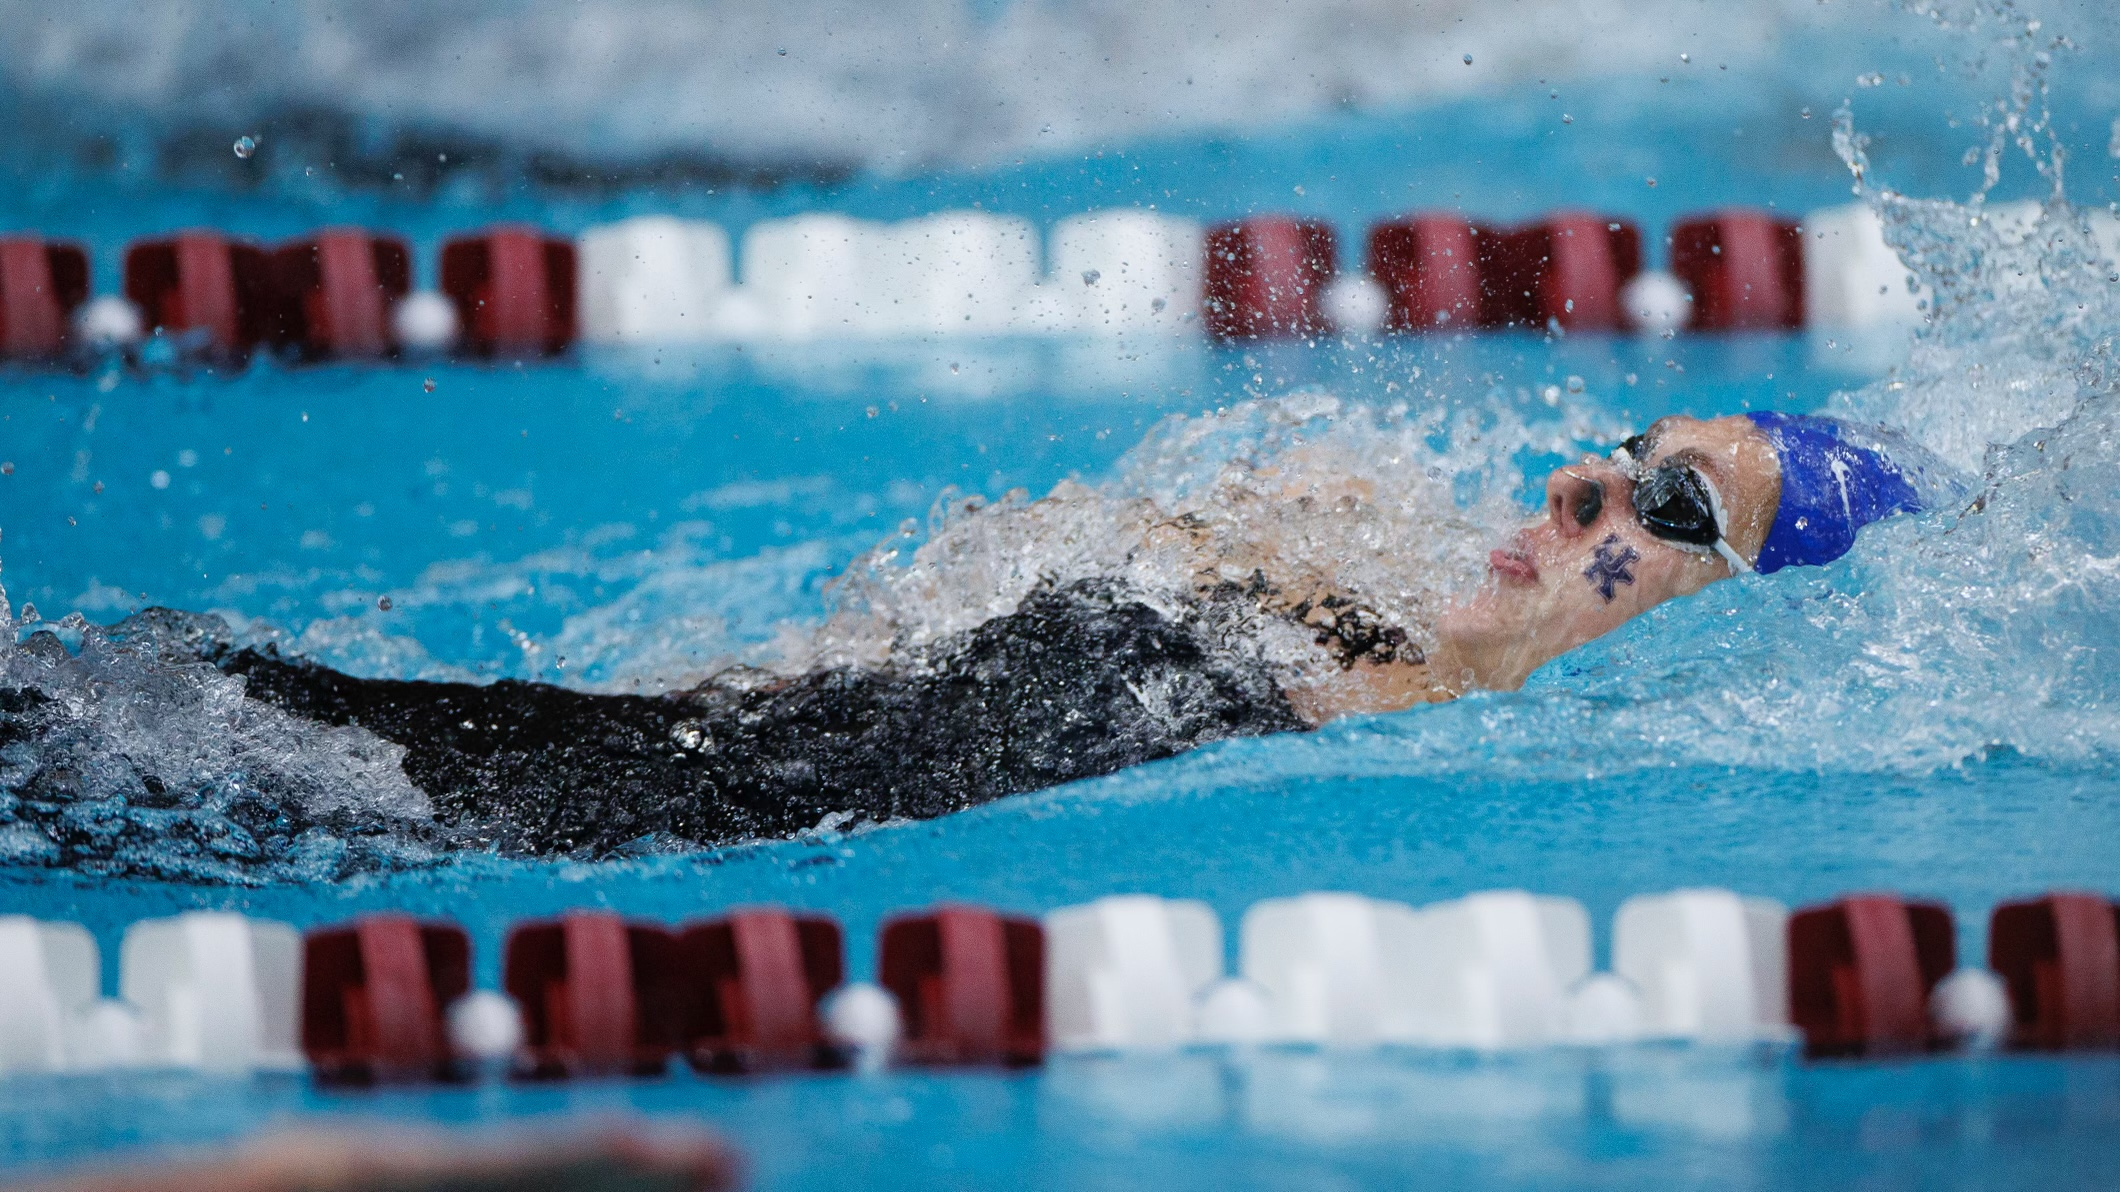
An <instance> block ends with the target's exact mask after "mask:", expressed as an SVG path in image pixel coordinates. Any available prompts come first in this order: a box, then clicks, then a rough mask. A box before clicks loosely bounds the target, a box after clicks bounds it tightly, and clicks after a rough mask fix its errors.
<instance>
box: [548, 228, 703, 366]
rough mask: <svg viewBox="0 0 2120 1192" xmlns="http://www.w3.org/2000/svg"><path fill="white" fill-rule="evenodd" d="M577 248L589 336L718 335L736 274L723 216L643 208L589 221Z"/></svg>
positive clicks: (668, 338) (646, 339)
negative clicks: (599, 222) (711, 219)
mask: <svg viewBox="0 0 2120 1192" xmlns="http://www.w3.org/2000/svg"><path fill="white" fill-rule="evenodd" d="M576 250H577V253H578V256H577V261H578V265H577V267H578V268H579V269H580V270H581V282H580V290H579V292H580V295H581V337H582V341H583V342H585V343H592V344H662V343H688V342H693V341H697V340H704V339H711V338H716V336H717V327H718V324H719V322H720V320H721V318H722V304H723V303H724V302H725V301H727V299H728V296H729V289H730V287H731V286H732V285H733V284H734V281H735V278H734V272H733V266H734V261H733V259H732V254H731V251H730V247H729V234H728V233H727V232H725V231H723V230H722V229H721V226H720V225H719V224H712V223H707V222H705V221H703V220H689V219H677V218H675V217H672V216H667V215H643V216H638V217H636V218H633V219H627V220H622V221H620V222H618V223H615V224H605V225H603V226H602V227H596V228H591V229H589V230H588V231H586V232H584V233H582V235H581V238H580V239H579V240H578V241H577V242H576Z"/></svg>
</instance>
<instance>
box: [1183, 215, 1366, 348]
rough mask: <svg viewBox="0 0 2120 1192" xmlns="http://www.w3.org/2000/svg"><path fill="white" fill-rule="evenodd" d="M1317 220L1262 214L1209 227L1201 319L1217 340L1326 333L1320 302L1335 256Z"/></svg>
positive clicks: (1329, 234) (1335, 248)
mask: <svg viewBox="0 0 2120 1192" xmlns="http://www.w3.org/2000/svg"><path fill="white" fill-rule="evenodd" d="M1338 251H1339V250H1338V246H1337V242H1336V241H1335V239H1334V237H1333V232H1332V227H1331V225H1329V224H1326V223H1324V222H1323V221H1321V220H1315V219H1297V218H1294V217H1292V216H1285V215H1260V216H1254V217H1252V218H1250V219H1244V220H1238V221H1236V222H1235V223H1226V224H1221V225H1218V226H1216V227H1213V228H1209V229H1208V231H1207V272H1206V281H1205V284H1204V288H1203V301H1202V304H1201V321H1202V322H1203V323H1204V324H1205V325H1206V327H1207V333H1208V334H1209V335H1211V336H1213V337H1214V338H1216V339H1223V340H1230V339H1264V338H1267V337H1272V336H1295V337H1304V336H1315V335H1326V334H1329V333H1330V332H1331V330H1332V328H1331V326H1330V323H1329V321H1328V320H1327V319H1326V318H1325V315H1324V312H1323V311H1322V310H1321V309H1320V308H1319V305H1318V299H1319V297H1320V296H1321V295H1322V294H1323V293H1324V290H1325V285H1326V283H1327V282H1330V281H1331V280H1332V276H1333V273H1334V262H1335V261H1336V260H1337V257H1338Z"/></svg>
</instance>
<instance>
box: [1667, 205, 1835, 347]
mask: <svg viewBox="0 0 2120 1192" xmlns="http://www.w3.org/2000/svg"><path fill="white" fill-rule="evenodd" d="M1671 272H1672V273H1673V274H1675V275H1677V277H1678V279H1679V280H1680V281H1682V282H1684V283H1685V284H1686V288H1687V289H1688V290H1689V291H1691V292H1692V294H1693V320H1692V322H1693V326H1694V328H1695V329H1696V330H1700V331H1783V330H1790V329H1793V328H1799V327H1802V326H1803V320H1804V293H1803V229H1802V228H1800V227H1798V226H1797V224H1796V222H1795V221H1794V220H1787V219H1777V218H1775V217H1774V216H1772V215H1770V214H1768V213H1766V212H1763V211H1739V210H1729V211H1716V212H1713V213H1710V214H1708V215H1702V216H1697V217H1695V218H1692V219H1687V220H1683V221H1681V222H1680V223H1679V225H1678V226H1677V227H1676V228H1673V229H1672V231H1671Z"/></svg>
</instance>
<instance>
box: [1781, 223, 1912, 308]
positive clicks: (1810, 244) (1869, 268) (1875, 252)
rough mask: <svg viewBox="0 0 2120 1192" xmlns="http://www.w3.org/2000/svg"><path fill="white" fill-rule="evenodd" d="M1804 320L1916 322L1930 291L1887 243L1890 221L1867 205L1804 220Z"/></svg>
mask: <svg viewBox="0 0 2120 1192" xmlns="http://www.w3.org/2000/svg"><path fill="white" fill-rule="evenodd" d="M1803 274H1804V321H1805V322H1806V324H1808V325H1809V326H1810V327H1812V328H1814V329H1817V330H1828V331H1836V330H1838V331H1855V330H1862V329H1865V328H1874V327H1895V326H1909V327H1910V326H1913V325H1915V324H1917V323H1919V322H1921V319H1922V312H1921V303H1922V301H1923V300H1924V299H1925V298H1926V297H1927V295H1926V293H1925V292H1923V291H1920V290H1918V289H1913V288H1910V286H1909V283H1910V282H1911V280H1912V274H1911V272H1910V271H1909V270H1908V269H1907V266H1906V262H1904V261H1902V260H1900V259H1899V254H1898V253H1895V252H1893V251H1892V246H1891V245H1889V244H1887V243H1885V239H1884V221H1883V220H1882V219H1881V218H1879V217H1878V214H1877V212H1876V211H1874V210H1872V209H1871V208H1870V207H1869V206H1868V205H1866V204H1863V203H1850V204H1848V205H1847V206H1845V207H1828V208H1825V209H1824V210H1820V211H1813V212H1811V213H1810V214H1808V215H1806V216H1804V219H1803Z"/></svg>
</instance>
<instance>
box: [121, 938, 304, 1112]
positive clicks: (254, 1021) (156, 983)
mask: <svg viewBox="0 0 2120 1192" xmlns="http://www.w3.org/2000/svg"><path fill="white" fill-rule="evenodd" d="M118 974H119V992H120V994H121V996H122V997H123V998H124V1000H125V1001H126V1002H128V1003H130V1004H131V1005H133V1006H136V1007H138V1008H139V1011H140V1015H141V1060H142V1061H143V1062H145V1063H147V1064H151V1065H154V1066H159V1067H172V1068H194V1069H199V1070H202V1071H216V1072H247V1071H260V1070H264V1071H275V1070H292V1069H297V1068H300V1067H301V1066H302V1054H301V1048H300V1043H299V1037H298V1021H299V1014H300V997H301V983H302V975H301V974H302V937H301V935H300V934H299V933H298V932H296V931H295V929H294V928H292V927H290V926H288V925H287V924H285V923H275V922H271V921H268V920H263V919H251V918H247V917H245V916H243V915H238V914H232V913H229V912H225V911H191V912H188V913H186V914H182V915H177V916H174V917H172V918H167V919H147V920H143V921H141V922H138V923H135V924H133V925H132V926H130V927H128V928H126V929H125V939H124V942H123V943H122V944H121V945H120V951H119V965H118Z"/></svg>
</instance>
